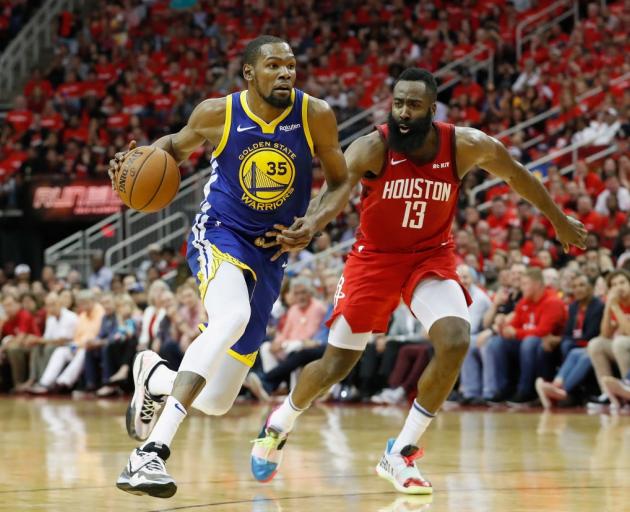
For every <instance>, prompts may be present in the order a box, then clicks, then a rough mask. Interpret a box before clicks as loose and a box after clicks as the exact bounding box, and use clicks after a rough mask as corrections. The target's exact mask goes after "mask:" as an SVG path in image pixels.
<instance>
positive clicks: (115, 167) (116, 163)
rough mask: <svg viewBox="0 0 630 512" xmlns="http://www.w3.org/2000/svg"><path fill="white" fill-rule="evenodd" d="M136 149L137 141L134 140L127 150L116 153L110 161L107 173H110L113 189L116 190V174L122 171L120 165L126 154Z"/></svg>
mask: <svg viewBox="0 0 630 512" xmlns="http://www.w3.org/2000/svg"><path fill="white" fill-rule="evenodd" d="M134 149H136V141H135V140H132V141H131V142H130V143H129V147H128V148H127V151H120V152H118V153H116V154H115V155H114V158H113V159H112V160H110V161H109V169H107V174H109V179H110V180H111V181H112V189H113V190H116V174H118V171H120V166H121V164H122V162H123V160H124V159H125V156H127V153H129V151H133V150H134Z"/></svg>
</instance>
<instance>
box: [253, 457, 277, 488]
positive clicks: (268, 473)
mask: <svg viewBox="0 0 630 512" xmlns="http://www.w3.org/2000/svg"><path fill="white" fill-rule="evenodd" d="M277 468H278V464H276V463H275V462H269V461H267V460H265V459H261V458H259V457H254V456H252V475H254V478H255V479H256V480H258V481H259V482H268V481H269V480H271V478H273V476H274V475H275V474H276V469H277Z"/></svg>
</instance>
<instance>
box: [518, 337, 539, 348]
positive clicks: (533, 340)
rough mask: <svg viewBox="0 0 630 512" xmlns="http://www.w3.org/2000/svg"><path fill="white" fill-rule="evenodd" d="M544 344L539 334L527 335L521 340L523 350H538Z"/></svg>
mask: <svg viewBox="0 0 630 512" xmlns="http://www.w3.org/2000/svg"><path fill="white" fill-rule="evenodd" d="M541 346H542V340H541V339H540V338H539V337H538V336H527V337H525V338H523V341H522V342H521V352H523V351H529V350H536V349H537V348H538V347H541Z"/></svg>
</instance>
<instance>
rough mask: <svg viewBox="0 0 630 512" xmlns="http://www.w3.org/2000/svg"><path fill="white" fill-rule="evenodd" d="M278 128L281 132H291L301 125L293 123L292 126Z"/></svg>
mask: <svg viewBox="0 0 630 512" xmlns="http://www.w3.org/2000/svg"><path fill="white" fill-rule="evenodd" d="M278 128H279V129H280V131H281V132H292V131H293V130H297V129H298V128H302V125H301V124H300V123H293V124H287V125H282V126H278Z"/></svg>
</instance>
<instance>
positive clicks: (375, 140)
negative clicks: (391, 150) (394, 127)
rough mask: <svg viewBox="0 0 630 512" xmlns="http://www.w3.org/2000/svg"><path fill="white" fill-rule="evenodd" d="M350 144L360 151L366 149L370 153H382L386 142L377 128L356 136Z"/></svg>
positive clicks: (385, 149) (385, 150)
mask: <svg viewBox="0 0 630 512" xmlns="http://www.w3.org/2000/svg"><path fill="white" fill-rule="evenodd" d="M352 146H353V147H354V148H355V149H359V150H361V151H368V152H369V153H370V154H377V155H384V154H385V153H386V152H387V143H386V142H385V140H384V139H383V136H382V135H381V134H380V132H379V131H378V130H374V131H373V132H370V133H368V134H367V135H362V136H361V137H357V138H356V139H355V140H354V141H353V142H352Z"/></svg>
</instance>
